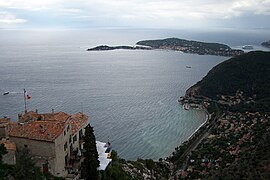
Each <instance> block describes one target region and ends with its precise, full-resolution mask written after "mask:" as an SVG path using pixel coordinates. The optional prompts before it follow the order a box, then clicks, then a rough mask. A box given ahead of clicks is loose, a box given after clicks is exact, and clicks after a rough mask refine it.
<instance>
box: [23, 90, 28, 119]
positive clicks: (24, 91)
mask: <svg viewBox="0 0 270 180" xmlns="http://www.w3.org/2000/svg"><path fill="white" fill-rule="evenodd" d="M25 93H26V90H25V89H23V97H24V112H25V114H26V113H27V108H26V96H25Z"/></svg>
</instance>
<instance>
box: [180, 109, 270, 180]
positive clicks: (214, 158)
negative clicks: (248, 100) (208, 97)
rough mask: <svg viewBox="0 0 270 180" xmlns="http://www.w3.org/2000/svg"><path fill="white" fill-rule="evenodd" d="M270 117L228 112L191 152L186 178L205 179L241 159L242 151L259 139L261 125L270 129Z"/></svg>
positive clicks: (257, 113) (183, 173) (182, 173)
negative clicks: (213, 172)
mask: <svg viewBox="0 0 270 180" xmlns="http://www.w3.org/2000/svg"><path fill="white" fill-rule="evenodd" d="M269 122H270V116H269V115H267V114H262V113H259V112H256V113H251V112H246V113H239V112H234V113H233V112H228V113H224V114H223V115H222V116H221V117H220V118H218V119H217V121H216V123H215V125H214V126H213V127H212V129H211V131H210V134H209V135H208V137H207V138H205V139H204V140H203V142H202V143H201V144H200V145H199V146H198V147H197V148H196V150H195V151H194V152H192V153H191V154H190V155H189V161H188V165H187V168H186V169H185V170H184V171H182V172H181V176H182V177H192V174H193V175H194V174H197V175H199V177H198V176H197V178H203V177H204V175H207V174H208V173H209V172H210V171H211V169H218V168H224V167H226V166H229V165H230V164H232V163H234V162H237V161H238V159H239V158H240V156H241V153H243V152H245V149H247V148H248V147H249V146H251V145H252V144H253V143H254V139H255V138H258V137H259V136H258V133H260V129H261V128H268V129H269Z"/></svg>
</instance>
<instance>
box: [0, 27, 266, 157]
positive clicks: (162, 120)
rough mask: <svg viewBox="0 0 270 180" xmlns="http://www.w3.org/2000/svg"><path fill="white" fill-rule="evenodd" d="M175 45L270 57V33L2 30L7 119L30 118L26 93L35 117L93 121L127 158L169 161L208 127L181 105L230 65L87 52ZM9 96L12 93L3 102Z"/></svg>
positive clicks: (1, 78)
mask: <svg viewBox="0 0 270 180" xmlns="http://www.w3.org/2000/svg"><path fill="white" fill-rule="evenodd" d="M168 37H177V38H183V39H192V40H198V41H205V42H220V43H225V44H228V45H230V46H231V47H233V48H241V47H242V46H243V45H253V46H254V49H256V50H268V51H269V49H266V48H263V47H261V46H260V43H261V42H263V41H266V40H269V39H270V31H269V30H262V29H257V30H235V29H212V30H209V29H207V30H184V29H180V30H176V29H171V30H168V29H117V28H114V29H105V28H103V29H43V30H41V29H31V30H0V93H1V95H0V117H4V116H6V117H10V118H12V120H13V121H17V116H18V113H21V112H23V111H24V98H23V89H24V88H25V89H26V91H27V93H28V94H29V95H30V96H31V99H30V100H28V101H27V110H28V111H30V110H33V111H35V110H36V109H37V110H38V112H39V113H48V112H52V109H53V110H54V111H55V112H59V111H64V112H66V113H69V114H73V113H77V112H83V113H85V114H87V115H88V116H89V122H90V124H91V126H93V127H94V133H95V136H96V139H97V140H99V141H102V142H107V141H110V142H111V144H112V147H113V149H114V150H116V151H117V152H118V155H119V156H120V157H121V158H125V159H128V160H136V159H137V158H144V159H145V158H152V159H154V160H158V159H159V158H165V157H168V156H170V154H171V153H172V152H173V151H174V149H175V147H176V146H179V145H180V144H181V143H182V142H184V141H186V140H187V139H188V137H190V135H191V134H192V133H194V131H195V130H196V129H197V128H198V127H199V126H200V125H201V124H202V123H204V121H205V120H206V114H205V112H203V111H200V110H192V109H191V110H184V109H183V107H182V106H181V105H180V104H179V103H178V102H177V100H178V98H179V97H180V96H183V95H184V94H185V91H186V90H187V89H188V88H189V87H190V86H192V85H193V84H195V83H196V82H198V81H200V80H201V79H202V78H203V77H204V76H205V75H206V74H207V72H208V71H209V70H210V69H211V68H213V67H214V66H215V65H217V64H219V63H221V62H223V61H225V60H226V59H228V57H220V56H209V55H196V54H185V53H182V52H176V51H167V50H150V51H148V50H113V51H99V52H88V51H86V49H87V48H91V47H94V46H97V45H103V44H105V45H112V46H113V45H131V46H133V45H135V44H136V42H137V41H139V40H146V39H161V38H168ZM186 66H190V67H191V68H186ZM6 91H9V92H10V93H9V94H8V95H2V94H3V93H4V92H6Z"/></svg>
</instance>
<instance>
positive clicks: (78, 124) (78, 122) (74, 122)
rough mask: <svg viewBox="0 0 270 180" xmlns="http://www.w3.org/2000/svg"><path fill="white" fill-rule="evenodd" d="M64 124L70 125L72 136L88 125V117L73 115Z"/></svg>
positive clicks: (79, 114)
mask: <svg viewBox="0 0 270 180" xmlns="http://www.w3.org/2000/svg"><path fill="white" fill-rule="evenodd" d="M66 123H68V124H70V125H71V130H72V135H74V134H75V133H76V132H78V130H79V129H81V128H82V127H83V126H85V125H86V124H88V116H86V115H85V114H83V113H77V114H73V115H71V116H70V118H68V119H67V121H66Z"/></svg>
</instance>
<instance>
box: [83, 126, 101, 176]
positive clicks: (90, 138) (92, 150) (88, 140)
mask: <svg viewBox="0 0 270 180" xmlns="http://www.w3.org/2000/svg"><path fill="white" fill-rule="evenodd" d="M84 150H85V152H84V154H83V155H84V158H85V159H84V161H83V162H82V177H83V178H85V179H86V180H96V179H99V172H98V169H97V168H98V167H99V160H98V152H97V147H96V138H95V135H94V130H93V128H92V127H91V126H90V124H88V125H87V126H86V128H85V136H84Z"/></svg>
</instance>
